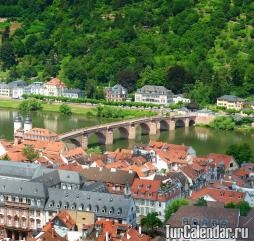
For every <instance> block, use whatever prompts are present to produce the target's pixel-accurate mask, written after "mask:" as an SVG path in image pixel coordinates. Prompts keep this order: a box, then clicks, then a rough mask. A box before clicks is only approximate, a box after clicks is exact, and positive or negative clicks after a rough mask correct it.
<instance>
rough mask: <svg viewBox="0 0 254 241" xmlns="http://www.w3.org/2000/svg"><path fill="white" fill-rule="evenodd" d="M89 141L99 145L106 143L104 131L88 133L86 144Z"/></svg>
mask: <svg viewBox="0 0 254 241" xmlns="http://www.w3.org/2000/svg"><path fill="white" fill-rule="evenodd" d="M91 142H92V144H94V143H98V144H100V145H105V144H106V136H105V135H104V133H102V132H99V131H97V132H95V133H93V134H90V135H89V136H88V145H89V144H90V143H91Z"/></svg>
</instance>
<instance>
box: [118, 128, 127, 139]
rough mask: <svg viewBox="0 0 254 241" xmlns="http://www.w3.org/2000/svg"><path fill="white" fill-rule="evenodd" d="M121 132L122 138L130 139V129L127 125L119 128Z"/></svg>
mask: <svg viewBox="0 0 254 241" xmlns="http://www.w3.org/2000/svg"><path fill="white" fill-rule="evenodd" d="M117 129H118V130H119V133H120V139H128V138H129V131H128V130H127V129H126V128H125V127H118V128H117Z"/></svg>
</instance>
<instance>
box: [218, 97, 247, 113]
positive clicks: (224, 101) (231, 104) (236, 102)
mask: <svg viewBox="0 0 254 241" xmlns="http://www.w3.org/2000/svg"><path fill="white" fill-rule="evenodd" d="M244 104H245V102H244V99H242V98H240V97H237V96H233V95H223V96H221V97H219V98H218V99H217V106H220V107H225V108H226V109H236V110H241V109H243V107H244Z"/></svg>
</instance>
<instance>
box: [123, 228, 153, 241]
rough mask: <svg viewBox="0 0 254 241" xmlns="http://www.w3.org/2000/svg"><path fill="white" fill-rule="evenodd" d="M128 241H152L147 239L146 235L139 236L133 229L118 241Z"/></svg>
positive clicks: (149, 238)
mask: <svg viewBox="0 0 254 241" xmlns="http://www.w3.org/2000/svg"><path fill="white" fill-rule="evenodd" d="M128 240H135V241H150V240H152V238H151V237H149V236H148V235H146V234H140V233H139V232H138V230H136V229H134V228H130V229H129V230H128V231H127V232H126V234H125V235H124V236H123V237H122V238H121V239H120V241H128Z"/></svg>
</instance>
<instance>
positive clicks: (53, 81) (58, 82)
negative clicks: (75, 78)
mask: <svg viewBox="0 0 254 241" xmlns="http://www.w3.org/2000/svg"><path fill="white" fill-rule="evenodd" d="M46 84H47V85H54V86H56V87H66V85H65V84H64V83H63V82H62V81H61V80H60V79H58V78H53V79H51V80H50V81H48V82H47V83H46Z"/></svg>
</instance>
